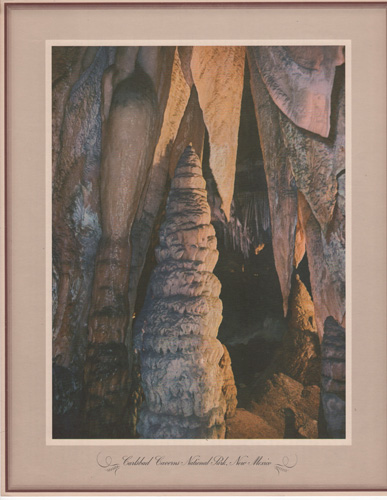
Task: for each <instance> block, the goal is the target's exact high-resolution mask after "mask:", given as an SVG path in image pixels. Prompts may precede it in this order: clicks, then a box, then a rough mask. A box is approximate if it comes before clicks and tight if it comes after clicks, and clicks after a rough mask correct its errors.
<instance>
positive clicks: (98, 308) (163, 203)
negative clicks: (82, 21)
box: [50, 42, 346, 440]
mask: <svg viewBox="0 0 387 500" xmlns="http://www.w3.org/2000/svg"><path fill="white" fill-rule="evenodd" d="M191 43H192V42H191ZM50 76H51V84H52V86H51V99H52V118H51V125H52V137H51V152H52V153H51V154H52V438H53V439H137V440H138V439H234V440H235V439H249V440H251V439H258V440H263V439H271V440H284V439H314V440H324V439H325V440H327V439H342V440H343V439H345V438H346V418H345V414H346V380H345V378H346V377H345V375H346V355H345V305H346V300H345V297H346V294H345V260H346V259H345V144H346V141H345V47H344V46H337V45H330V44H329V43H327V45H323V46H322V45H267V46H235V45H225V46H202V45H195V46H186V45H182V46H178V47H177V46H150V45H148V46H141V47H140V46H114V47H113V46H69V45H63V46H58V45H55V46H53V47H52V48H51V75H50Z"/></svg>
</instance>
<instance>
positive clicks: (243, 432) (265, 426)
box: [226, 408, 283, 439]
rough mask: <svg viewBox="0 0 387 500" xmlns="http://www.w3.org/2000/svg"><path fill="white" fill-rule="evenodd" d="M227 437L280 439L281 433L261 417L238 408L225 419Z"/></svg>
mask: <svg viewBox="0 0 387 500" xmlns="http://www.w3.org/2000/svg"><path fill="white" fill-rule="evenodd" d="M226 424H227V433H226V438H227V439H281V438H282V437H283V435H282V434H281V432H280V431H279V430H278V429H275V428H274V427H272V426H271V425H270V424H269V423H268V422H266V421H265V420H263V418H261V417H259V416H258V415H255V414H254V413H251V412H250V411H247V410H245V409H244V408H238V409H237V410H236V413H235V416H234V417H232V418H229V419H227V422H226Z"/></svg>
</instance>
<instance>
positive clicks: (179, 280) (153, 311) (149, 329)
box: [136, 146, 236, 439]
mask: <svg viewBox="0 0 387 500" xmlns="http://www.w3.org/2000/svg"><path fill="white" fill-rule="evenodd" d="M210 221H211V213H210V208H209V205H208V203H207V192H206V186H205V180H204V178H203V176H202V169H201V165H200V160H199V158H198V156H197V155H196V153H195V152H194V150H193V148H192V147H191V146H188V147H187V148H186V150H185V151H184V153H183V155H182V157H181V158H180V161H179V163H178V165H177V167H176V170H175V175H174V178H173V180H172V186H171V191H170V194H169V197H168V202H167V208H166V218H165V221H164V223H163V224H162V226H161V230H160V245H159V247H158V248H157V250H156V256H157V261H158V265H157V266H156V268H155V270H154V272H153V275H152V278H151V281H150V284H149V287H148V292H147V298H146V302H145V306H144V308H143V310H142V312H141V316H140V317H139V321H138V322H137V335H136V348H137V349H138V350H139V351H140V359H141V376H142V383H143V388H144V393H145V398H146V402H145V403H144V405H143V407H142V408H141V412H140V419H139V423H138V426H137V429H138V432H139V434H140V436H141V437H143V438H153V439H156V438H191V439H192V438H215V439H216V438H224V437H225V429H226V426H225V422H224V419H225V414H226V413H227V415H228V416H231V415H232V414H233V413H234V411H235V408H236V397H235V395H236V390H235V385H234V381H233V377H232V372H231V370H230V358H229V356H228V355H227V353H226V352H225V351H224V349H223V346H222V344H221V343H220V342H219V341H218V340H217V339H216V336H217V333H218V328H219V325H220V323H221V321H222V303H221V300H220V299H219V293H220V288H221V285H220V282H219V280H218V278H216V276H215V275H214V274H213V273H212V271H213V269H214V267H215V264H216V262H217V260H218V251H217V249H216V237H215V230H214V228H213V226H212V225H211V223H210ZM230 374H231V376H230Z"/></svg>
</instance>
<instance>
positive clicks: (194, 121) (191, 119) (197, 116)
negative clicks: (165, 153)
mask: <svg viewBox="0 0 387 500" xmlns="http://www.w3.org/2000/svg"><path fill="white" fill-rule="evenodd" d="M204 134H205V125H204V121H203V113H202V110H201V109H200V106H199V101H198V93H197V91H196V88H195V86H193V87H192V90H191V96H190V98H189V101H188V104H187V107H186V108H185V112H184V116H183V118H182V120H181V123H180V127H179V130H178V133H177V135H176V139H175V141H174V143H173V146H172V150H171V156H170V161H169V175H170V177H173V173H174V171H175V167H176V165H177V162H178V161H179V158H180V156H181V155H182V154H183V151H184V150H185V148H186V147H187V146H188V145H189V144H192V147H193V149H194V150H195V152H196V154H197V155H198V157H199V159H200V160H201V159H202V155H203V146H204Z"/></svg>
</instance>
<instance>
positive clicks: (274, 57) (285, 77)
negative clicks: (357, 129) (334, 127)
mask: <svg viewBox="0 0 387 500" xmlns="http://www.w3.org/2000/svg"><path fill="white" fill-rule="evenodd" d="M253 50H254V52H255V54H256V60H257V63H258V68H259V71H260V74H261V76H262V79H263V81H264V82H265V85H266V87H267V89H268V91H269V93H270V95H271V97H272V99H273V101H274V102H275V103H276V105H277V106H278V107H279V109H280V110H281V111H282V112H283V113H284V114H285V115H286V116H287V117H289V119H290V120H291V121H292V122H293V123H295V124H296V125H297V126H298V127H301V128H303V129H306V130H308V131H310V132H313V133H315V134H319V135H321V136H323V137H328V134H329V130H330V113H331V92H332V86H333V80H334V77H335V69H336V66H338V65H340V64H342V63H343V62H344V55H343V47H339V46H325V47H323V46H317V47H302V48H301V47H277V46H274V47H256V48H254V49H253Z"/></svg>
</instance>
